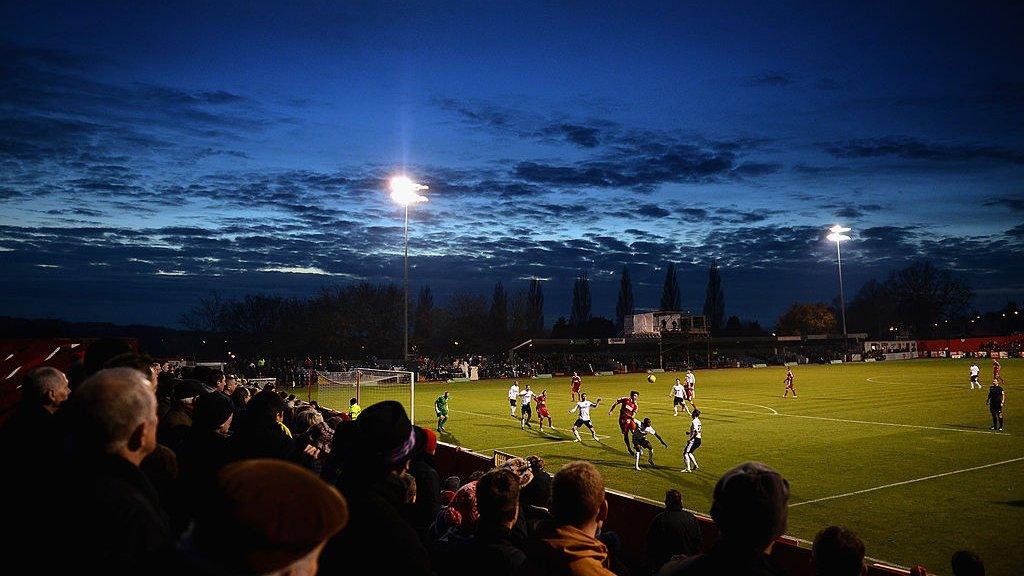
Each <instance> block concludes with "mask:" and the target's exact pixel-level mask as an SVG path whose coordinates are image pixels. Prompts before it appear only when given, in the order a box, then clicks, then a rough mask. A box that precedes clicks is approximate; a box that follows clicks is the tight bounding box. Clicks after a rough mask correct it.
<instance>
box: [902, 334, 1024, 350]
mask: <svg viewBox="0 0 1024 576" xmlns="http://www.w3.org/2000/svg"><path fill="white" fill-rule="evenodd" d="M1012 344H1018V345H1021V344H1024V334H1016V335H1013V336H989V337H986V338H948V339H947V338H943V339H939V340H918V341H917V349H918V350H920V351H924V352H941V351H943V350H949V351H950V352H980V351H981V347H982V346H985V347H986V348H988V349H991V348H992V347H993V346H994V347H995V349H997V350H1005V349H1006V348H1009V347H1010V345H1012Z"/></svg>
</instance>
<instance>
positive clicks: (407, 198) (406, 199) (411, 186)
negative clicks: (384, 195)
mask: <svg viewBox="0 0 1024 576" xmlns="http://www.w3.org/2000/svg"><path fill="white" fill-rule="evenodd" d="M388 188H390V189H391V199H392V200H394V201H395V202H397V203H398V204H400V205H402V206H406V207H408V206H409V204H419V203H420V202H426V201H427V197H426V196H424V195H422V194H420V193H419V192H420V190H427V189H429V188H430V187H429V186H425V185H423V184H418V183H416V182H413V181H412V179H410V178H409V177H408V176H395V177H393V178H391V180H390V181H389V182H388Z"/></svg>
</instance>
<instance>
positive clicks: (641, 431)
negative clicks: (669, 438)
mask: <svg viewBox="0 0 1024 576" xmlns="http://www.w3.org/2000/svg"><path fill="white" fill-rule="evenodd" d="M651 434H654V437H655V438H657V439H658V441H659V442H661V445H662V446H664V447H665V448H668V444H666V443H665V440H663V439H662V437H661V435H660V434H658V432H657V431H655V430H654V427H653V426H651V419H650V418H644V421H643V422H637V426H636V427H635V428H634V429H633V449H634V450H636V455H635V456H636V461H635V462H634V463H633V466H634V467H635V468H636V469H637V470H639V469H640V456H642V455H643V453H644V450H645V449H646V450H647V462H649V463H650V464H651V466H654V446H651V441H650V440H649V439H648V436H649V435H651Z"/></svg>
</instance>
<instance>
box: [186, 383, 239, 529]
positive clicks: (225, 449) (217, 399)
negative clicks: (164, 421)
mask: <svg viewBox="0 0 1024 576" xmlns="http://www.w3.org/2000/svg"><path fill="white" fill-rule="evenodd" d="M233 418H234V407H233V406H232V404H231V400H229V399H228V397H227V396H225V395H224V394H221V393H220V392H207V393H205V394H203V395H202V396H199V397H198V398H196V401H195V409H194V410H193V412H192V427H191V428H189V430H188V432H186V433H185V438H184V440H183V441H182V444H181V447H180V448H178V450H177V454H178V467H179V469H180V479H181V480H180V483H181V492H182V494H184V496H185V498H184V501H185V502H187V503H188V504H189V506H188V507H189V508H191V509H194V506H195V504H196V503H197V501H196V499H195V498H194V496H195V495H199V494H204V493H206V492H207V491H209V489H210V484H211V483H212V482H213V479H214V478H215V477H216V475H217V472H218V471H220V469H221V468H223V467H224V466H225V465H227V464H228V463H229V462H231V459H232V452H231V441H230V440H228V429H229V428H230V427H231V421H232V419H233Z"/></svg>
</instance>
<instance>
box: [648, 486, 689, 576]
mask: <svg viewBox="0 0 1024 576" xmlns="http://www.w3.org/2000/svg"><path fill="white" fill-rule="evenodd" d="M646 542H647V563H648V566H649V567H650V569H651V571H652V572H657V571H658V570H660V569H661V567H662V566H664V565H665V563H666V562H668V561H669V559H671V558H672V557H673V556H677V555H683V556H693V555H694V554H697V553H698V552H700V549H701V544H702V543H703V540H702V539H701V534H700V524H699V523H698V522H697V518H695V517H694V516H693V514H691V513H690V512H688V511H686V510H683V494H682V492H680V491H679V490H676V489H674V488H673V489H671V490H668V491H667V492H665V511H664V512H661V513H660V514H658V515H657V516H655V517H654V519H653V520H651V525H650V527H649V528H648V529H647V540H646Z"/></svg>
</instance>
